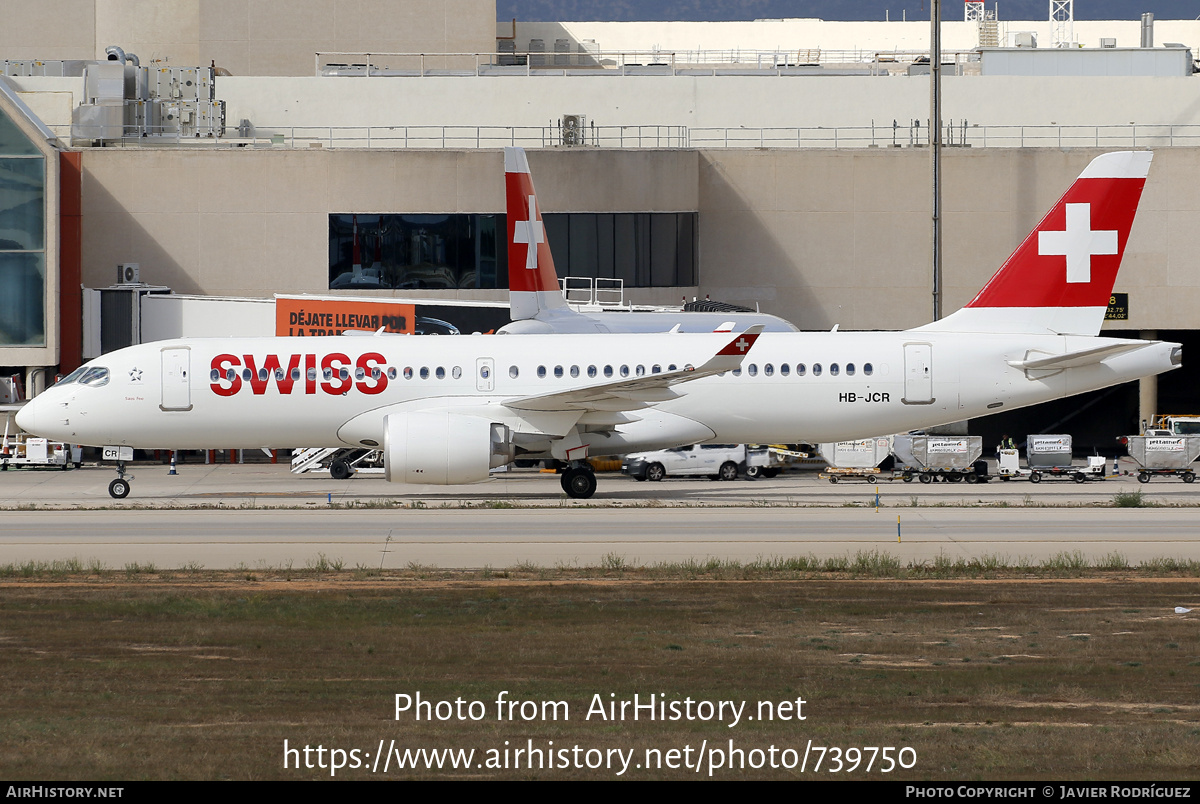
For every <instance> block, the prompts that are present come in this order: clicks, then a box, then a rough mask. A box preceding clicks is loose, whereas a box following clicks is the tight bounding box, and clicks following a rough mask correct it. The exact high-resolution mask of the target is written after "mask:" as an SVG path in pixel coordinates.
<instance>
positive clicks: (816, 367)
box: [813, 363, 821, 377]
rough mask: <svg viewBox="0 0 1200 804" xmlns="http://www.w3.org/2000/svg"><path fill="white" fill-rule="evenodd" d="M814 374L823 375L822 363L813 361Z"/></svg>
mask: <svg viewBox="0 0 1200 804" xmlns="http://www.w3.org/2000/svg"><path fill="white" fill-rule="evenodd" d="M813 376H814V377H820V376H821V364H820V363H813Z"/></svg>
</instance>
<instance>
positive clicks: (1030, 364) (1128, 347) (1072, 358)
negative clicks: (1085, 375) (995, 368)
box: [1008, 341, 1146, 371]
mask: <svg viewBox="0 0 1200 804" xmlns="http://www.w3.org/2000/svg"><path fill="white" fill-rule="evenodd" d="M1145 345H1146V343H1145V342H1144V341H1132V342H1130V343H1116V344H1109V345H1107V346H1098V347H1096V348H1094V349H1083V350H1081V351H1078V352H1067V353H1066V354H1065V355H1047V356H1045V357H1035V356H1033V355H1030V356H1027V357H1026V358H1025V359H1024V360H1010V361H1008V365H1010V366H1012V367H1013V368H1019V369H1024V370H1025V371H1032V370H1038V369H1068V368H1078V367H1079V366H1090V365H1092V364H1093V363H1099V362H1101V361H1102V360H1104V359H1105V358H1108V357H1112V356H1113V355H1119V354H1123V353H1125V352H1130V351H1133V350H1134V349H1141V348H1142V347H1143V346H1145Z"/></svg>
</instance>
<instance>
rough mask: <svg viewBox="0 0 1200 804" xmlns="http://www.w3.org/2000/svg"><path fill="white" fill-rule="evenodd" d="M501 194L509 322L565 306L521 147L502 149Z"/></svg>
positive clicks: (527, 163) (535, 194) (533, 316)
mask: <svg viewBox="0 0 1200 804" xmlns="http://www.w3.org/2000/svg"><path fill="white" fill-rule="evenodd" d="M504 193H505V200H506V211H507V213H508V289H509V290H508V296H509V304H510V306H511V307H512V319H513V321H520V320H523V319H528V318H536V317H537V315H538V313H540V312H542V311H545V310H554V309H564V310H565V309H566V308H567V302H566V300H565V299H564V298H563V295H562V291H561V290H560V289H559V287H558V274H557V273H556V272H555V270H554V258H553V257H552V256H551V255H550V245H549V243H547V242H546V227H545V226H543V225H542V212H541V209H540V208H539V207H538V203H537V193H535V192H534V189H533V177H532V176H531V175H530V174H529V162H528V160H527V159H526V158H525V150H524V149H523V148H505V149H504Z"/></svg>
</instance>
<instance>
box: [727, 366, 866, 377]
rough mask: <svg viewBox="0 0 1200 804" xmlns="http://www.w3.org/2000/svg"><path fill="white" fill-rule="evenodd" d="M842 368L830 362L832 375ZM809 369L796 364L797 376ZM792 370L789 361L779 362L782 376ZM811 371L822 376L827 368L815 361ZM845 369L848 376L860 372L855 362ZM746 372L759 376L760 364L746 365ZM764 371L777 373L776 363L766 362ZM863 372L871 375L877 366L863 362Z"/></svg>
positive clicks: (738, 372)
mask: <svg viewBox="0 0 1200 804" xmlns="http://www.w3.org/2000/svg"><path fill="white" fill-rule="evenodd" d="M842 369H843V367H842V365H841V364H840V363H830V364H829V376H831V377H836V376H838V375H839V374H841V373H842ZM809 370H810V369H809V367H808V366H807V365H805V364H804V363H797V364H796V376H797V377H803V376H804V375H805V374H807V373H808V372H809ZM791 371H792V368H791V365H790V364H788V363H780V364H779V375H780V376H781V377H786V376H788V374H790V373H791ZM811 371H812V375H813V376H814V377H820V376H821V374H822V373H823V372H824V371H825V369H824V368H823V367H822V365H821V364H820V363H813V364H812V368H811ZM845 371H846V376H847V377H853V376H854V375H855V374H857V373H858V367H857V366H855V365H854V364H853V363H847V364H846V365H845ZM730 373H732V374H733V376H735V377H740V376H742V370H741V369H740V368H735V369H734V370H733V371H732V372H730ZM746 373H747V374H749V375H750V376H751V377H756V376H758V364H757V363H750V364H748V365H747V366H746ZM762 373H763V376H766V377H771V376H773V375H774V374H775V365H774V364H773V363H767V364H765V365H764V366H763V367H762ZM862 373H863V376H864V377H870V376H871V375H872V374H874V373H875V366H874V365H872V364H871V363H863V364H862Z"/></svg>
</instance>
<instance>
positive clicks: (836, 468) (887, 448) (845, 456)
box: [817, 436, 891, 483]
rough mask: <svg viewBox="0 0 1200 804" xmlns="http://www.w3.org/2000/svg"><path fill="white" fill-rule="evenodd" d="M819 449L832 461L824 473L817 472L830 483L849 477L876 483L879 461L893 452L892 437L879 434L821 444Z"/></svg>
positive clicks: (878, 473) (828, 461) (878, 474)
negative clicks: (856, 439)
mask: <svg viewBox="0 0 1200 804" xmlns="http://www.w3.org/2000/svg"><path fill="white" fill-rule="evenodd" d="M817 450H818V451H819V452H820V453H821V457H822V458H824V459H825V462H826V463H828V464H829V466H828V467H827V468H826V470H825V471H824V472H822V473H821V474H819V475H817V477H819V478H820V479H822V480H828V481H829V482H830V483H837V482H838V481H839V480H847V479H861V480H865V481H866V482H867V483H875V482H878V480H879V477H880V474H881V471H880V469H879V464H880V463H881V462H882V461H883V459H884V458H886V457H887V456H888V455H889V454H891V439H890V438H888V437H887V436H878V437H876V438H863V439H859V440H858V441H838V442H829V443H825V444H819V445H818V446H817ZM890 479H891V478H889V480H890Z"/></svg>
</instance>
